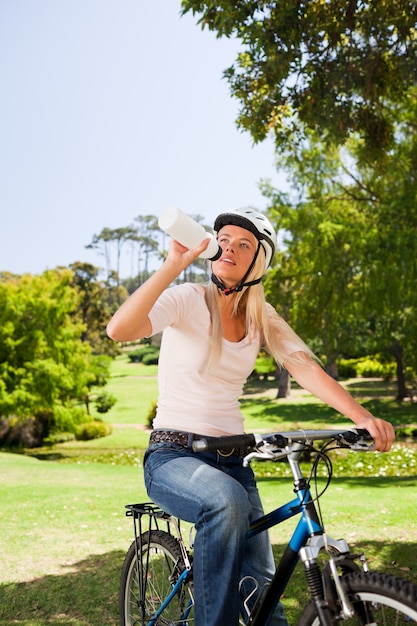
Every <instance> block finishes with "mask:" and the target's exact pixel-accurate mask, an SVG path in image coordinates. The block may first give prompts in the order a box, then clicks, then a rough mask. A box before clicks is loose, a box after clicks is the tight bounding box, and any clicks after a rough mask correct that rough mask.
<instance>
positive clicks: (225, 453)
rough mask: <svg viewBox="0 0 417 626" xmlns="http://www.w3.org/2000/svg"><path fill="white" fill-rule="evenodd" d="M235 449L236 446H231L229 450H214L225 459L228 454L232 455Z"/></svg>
mask: <svg viewBox="0 0 417 626" xmlns="http://www.w3.org/2000/svg"><path fill="white" fill-rule="evenodd" d="M235 451H237V450H236V448H232V449H231V450H216V452H217V454H218V455H219V456H222V457H223V458H225V459H227V457H229V456H232V454H234V453H235Z"/></svg>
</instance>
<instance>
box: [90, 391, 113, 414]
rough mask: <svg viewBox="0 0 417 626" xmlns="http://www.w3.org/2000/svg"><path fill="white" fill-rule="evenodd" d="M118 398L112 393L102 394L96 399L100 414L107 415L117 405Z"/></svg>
mask: <svg viewBox="0 0 417 626" xmlns="http://www.w3.org/2000/svg"><path fill="white" fill-rule="evenodd" d="M116 402H117V398H116V396H115V395H114V394H112V393H107V392H104V391H103V392H102V393H101V394H100V395H99V396H97V398H96V399H95V401H94V403H95V405H96V409H97V411H98V412H99V413H107V412H108V411H110V409H111V408H112V407H113V406H114V405H115V404H116Z"/></svg>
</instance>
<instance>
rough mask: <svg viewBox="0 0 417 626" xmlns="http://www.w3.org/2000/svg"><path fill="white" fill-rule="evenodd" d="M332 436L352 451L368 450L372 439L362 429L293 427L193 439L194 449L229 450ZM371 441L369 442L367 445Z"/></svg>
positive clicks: (284, 445) (282, 445) (207, 450)
mask: <svg viewBox="0 0 417 626" xmlns="http://www.w3.org/2000/svg"><path fill="white" fill-rule="evenodd" d="M325 439H333V440H334V441H335V442H336V443H337V445H338V446H339V447H341V448H351V449H352V450H371V449H372V443H371V442H373V439H372V437H371V435H370V434H369V432H368V431H367V430H364V429H363V428H351V429H349V430H330V429H329V430H295V431H283V432H279V433H268V434H264V435H261V434H252V433H251V434H244V435H230V436H229V435H228V436H224V437H208V438H207V439H197V440H196V441H193V444H192V447H193V450H194V452H209V451H211V452H215V451H216V450H222V451H228V450H233V449H234V448H257V449H259V448H261V447H262V446H264V445H265V444H268V445H269V446H271V447H276V448H285V447H286V446H288V445H289V444H291V443H293V442H312V441H317V440H325ZM370 444H371V445H370Z"/></svg>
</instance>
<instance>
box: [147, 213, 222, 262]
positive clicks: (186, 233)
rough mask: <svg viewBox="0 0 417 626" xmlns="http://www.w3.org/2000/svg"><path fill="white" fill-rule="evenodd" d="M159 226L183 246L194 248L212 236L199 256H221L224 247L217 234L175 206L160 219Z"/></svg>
mask: <svg viewBox="0 0 417 626" xmlns="http://www.w3.org/2000/svg"><path fill="white" fill-rule="evenodd" d="M158 224H159V228H161V229H162V230H163V231H165V232H166V233H168V235H171V237H173V238H174V239H176V240H177V241H179V242H180V244H182V245H183V246H185V247H186V248H188V249H189V250H192V249H193V248H196V247H197V246H199V245H200V243H201V242H202V241H203V240H204V239H207V238H208V237H210V239H211V241H210V243H209V245H208V247H207V248H206V249H205V250H204V252H202V253H201V254H200V255H199V256H200V258H201V259H210V261H216V260H217V259H218V258H220V255H221V253H222V249H221V248H220V246H219V244H218V243H217V240H216V238H215V236H214V235H213V234H212V233H208V232H207V231H205V230H204V228H203V226H202V225H201V224H198V222H196V221H195V220H193V218H192V217H190V216H189V215H187V214H186V213H183V212H182V211H180V209H177V207H175V206H170V207H168V208H167V209H165V211H163V213H162V215H161V216H160V217H159V220H158Z"/></svg>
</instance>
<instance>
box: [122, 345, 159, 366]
mask: <svg viewBox="0 0 417 626" xmlns="http://www.w3.org/2000/svg"><path fill="white" fill-rule="evenodd" d="M158 358H159V348H158V347H157V346H153V345H151V344H146V345H144V346H141V347H140V348H136V349H135V350H132V351H131V352H129V353H128V359H129V361H130V362H131V363H143V364H144V365H153V364H155V363H157V362H158ZM155 359H156V360H155Z"/></svg>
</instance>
